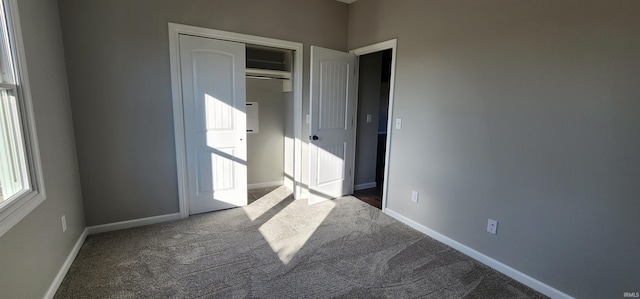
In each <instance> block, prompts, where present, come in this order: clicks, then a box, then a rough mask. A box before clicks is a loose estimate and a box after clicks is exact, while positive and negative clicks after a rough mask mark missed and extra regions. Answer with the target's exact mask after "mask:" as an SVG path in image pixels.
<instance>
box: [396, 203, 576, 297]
mask: <svg viewBox="0 0 640 299" xmlns="http://www.w3.org/2000/svg"><path fill="white" fill-rule="evenodd" d="M385 214H387V215H389V216H391V217H393V218H395V219H396V220H398V221H400V222H402V223H404V224H406V225H408V226H410V227H412V228H414V229H415V230H417V231H419V232H421V233H423V234H425V235H427V236H429V237H431V238H433V239H435V240H437V241H439V242H441V243H444V244H446V245H448V246H449V247H451V248H453V249H455V250H458V251H460V252H462V253H464V254H465V255H467V256H469V257H471V258H473V259H475V260H477V261H479V262H481V263H483V264H485V265H487V266H489V267H491V268H493V269H494V270H496V271H498V272H500V273H502V274H504V275H507V276H509V277H511V278H513V279H515V280H517V281H519V282H520V283H522V284H524V285H526V286H528V287H530V288H532V289H534V290H536V291H538V292H540V293H542V294H544V295H546V296H549V297H551V298H563V299H572V298H573V297H571V296H569V295H567V294H565V293H563V292H561V291H559V290H557V289H555V288H553V287H551V286H549V285H547V284H545V283H543V282H541V281H539V280H537V279H535V278H533V277H531V276H529V275H526V274H524V273H522V272H520V271H518V270H516V269H514V268H511V267H509V266H507V265H505V264H503V263H501V262H500V261H497V260H495V259H493V258H491V257H489V256H486V255H484V254H482V253H481V252H478V251H476V250H474V249H473V248H471V247H468V246H466V245H464V244H462V243H460V242H458V241H455V240H453V239H451V238H449V237H447V236H445V235H443V234H441V233H439V232H436V231H434V230H432V229H430V228H428V227H426V226H424V225H422V224H420V223H417V222H415V221H413V220H411V219H409V218H407V217H405V216H402V215H401V214H400V213H397V212H394V211H392V210H391V209H388V208H387V210H386V212H385Z"/></svg>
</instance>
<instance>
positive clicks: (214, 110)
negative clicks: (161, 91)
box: [180, 35, 247, 214]
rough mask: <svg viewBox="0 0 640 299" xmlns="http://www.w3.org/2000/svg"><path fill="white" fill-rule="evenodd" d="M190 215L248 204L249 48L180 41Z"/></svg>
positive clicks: (191, 39) (200, 40) (216, 42)
mask: <svg viewBox="0 0 640 299" xmlns="http://www.w3.org/2000/svg"><path fill="white" fill-rule="evenodd" d="M180 72H181V77H182V96H183V102H184V122H185V123H184V125H185V137H186V152H187V172H188V196H189V205H190V214H197V213H203V212H210V211H215V210H220V209H226V208H231V207H237V206H243V205H246V204H247V161H246V160H247V148H246V147H247V146H246V115H245V101H246V99H245V93H246V91H245V74H244V72H245V45H244V44H241V43H235V42H228V41H221V40H215V39H209V38H202V37H193V36H187V35H181V36H180Z"/></svg>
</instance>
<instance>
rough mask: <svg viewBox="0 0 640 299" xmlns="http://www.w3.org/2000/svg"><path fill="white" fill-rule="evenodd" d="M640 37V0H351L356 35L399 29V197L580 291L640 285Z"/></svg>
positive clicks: (443, 227) (418, 216)
mask: <svg viewBox="0 0 640 299" xmlns="http://www.w3.org/2000/svg"><path fill="white" fill-rule="evenodd" d="M639 36H640V2H639V1H577V0H573V1H567V0H565V1H551V0H543V1H510V0H487V1H446V0H439V1H423V0H415V1H409V0H407V1H385V0H360V1H357V2H355V3H354V4H351V5H350V8H349V47H350V48H352V49H353V48H357V47H360V46H364V45H368V44H372V43H374V42H379V41H383V40H388V39H391V38H395V37H397V38H398V56H397V68H396V71H397V72H396V74H397V77H396V86H395V95H394V96H395V105H394V115H393V118H394V119H395V118H396V117H402V118H403V127H402V130H394V131H393V136H392V143H391V148H390V151H391V160H390V164H389V167H390V176H389V182H388V183H389V198H388V207H389V208H390V209H391V210H393V211H396V212H398V213H400V214H402V215H404V216H406V217H408V218H410V219H412V220H414V221H416V222H418V223H420V224H422V225H424V226H426V227H428V228H431V229H433V230H435V231H437V232H439V233H442V234H444V235H446V236H448V237H450V238H451V239H454V240H456V241H458V242H460V243H462V244H465V245H466V246H469V247H471V248H473V249H475V250H477V251H479V252H481V253H483V254H485V255H487V256H489V257H491V258H494V259H496V260H498V261H500V262H503V263H505V264H506V265H509V266H511V267H513V268H515V269H517V270H519V271H521V272H523V273H525V274H527V275H529V276H531V277H533V278H535V279H538V280H540V281H542V282H544V283H546V284H548V285H550V286H552V287H555V288H557V289H559V290H561V291H563V292H565V293H567V294H569V295H572V296H575V297H577V298H618V297H622V294H623V292H626V291H634V292H635V291H638V290H640V271H638V269H640V258H638V252H639V250H640V217H638V211H640V200H638V194H640V184H639V183H638V178H640V167H639V166H640V134H638V132H639V131H640V117H638V116H639V115H640V101H638V95H639V94H640V58H639V57H640V56H638V53H640V39H639V38H638V37H639ZM411 190H417V191H419V192H420V202H419V203H418V204H414V203H412V202H411V200H410V197H411ZM490 217H491V218H494V219H497V220H498V221H500V223H499V227H498V234H497V235H495V236H494V235H491V234H488V233H486V232H485V228H486V223H487V218H490Z"/></svg>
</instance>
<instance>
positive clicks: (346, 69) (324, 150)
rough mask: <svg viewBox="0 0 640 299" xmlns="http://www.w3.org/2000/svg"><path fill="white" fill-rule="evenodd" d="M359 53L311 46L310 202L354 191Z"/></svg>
mask: <svg viewBox="0 0 640 299" xmlns="http://www.w3.org/2000/svg"><path fill="white" fill-rule="evenodd" d="M355 65H356V57H355V55H352V54H349V53H343V52H339V51H334V50H329V49H324V48H320V47H315V46H312V47H311V128H310V132H311V136H310V138H309V139H310V142H309V145H310V146H309V151H310V153H309V156H310V157H309V159H310V164H311V165H310V171H311V172H310V174H309V192H310V197H309V204H314V203H318V202H321V201H324V200H327V199H332V198H336V197H340V196H343V195H346V194H350V193H351V191H352V190H351V189H352V188H353V171H352V169H351V168H352V165H353V162H352V161H353V160H352V159H353V147H354V137H355V135H354V133H355V128H354V125H355V120H354V118H355V108H356V88H357V84H356V76H355Z"/></svg>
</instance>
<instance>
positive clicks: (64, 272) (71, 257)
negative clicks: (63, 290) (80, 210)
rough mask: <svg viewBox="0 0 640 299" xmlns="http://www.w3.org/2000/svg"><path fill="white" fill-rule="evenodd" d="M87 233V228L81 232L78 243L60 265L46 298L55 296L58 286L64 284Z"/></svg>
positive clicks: (49, 298)
mask: <svg viewBox="0 0 640 299" xmlns="http://www.w3.org/2000/svg"><path fill="white" fill-rule="evenodd" d="M87 235H88V233H87V229H86V228H85V229H84V230H83V231H82V234H80V237H79V238H78V240H77V241H76V244H75V245H74V246H73V248H72V249H71V252H69V255H68V256H67V259H66V260H65V261H64V263H63V264H62V267H60V270H59V271H58V274H57V275H56V278H55V279H54V280H53V282H52V283H51V285H50V286H49V289H48V290H47V293H46V294H45V295H44V298H45V299H51V298H53V296H54V295H55V294H56V292H57V291H58V288H59V287H60V284H62V281H63V280H64V277H65V276H66V275H67V272H69V268H70V267H71V264H73V261H74V260H75V259H76V256H78V252H80V248H82V244H84V241H85V240H86V239H87Z"/></svg>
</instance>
